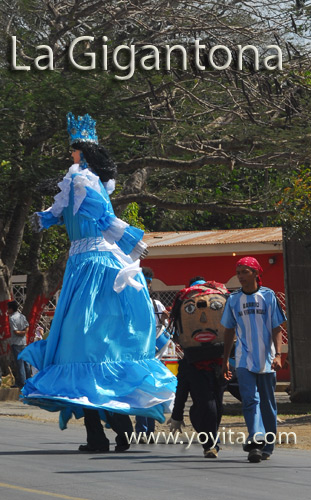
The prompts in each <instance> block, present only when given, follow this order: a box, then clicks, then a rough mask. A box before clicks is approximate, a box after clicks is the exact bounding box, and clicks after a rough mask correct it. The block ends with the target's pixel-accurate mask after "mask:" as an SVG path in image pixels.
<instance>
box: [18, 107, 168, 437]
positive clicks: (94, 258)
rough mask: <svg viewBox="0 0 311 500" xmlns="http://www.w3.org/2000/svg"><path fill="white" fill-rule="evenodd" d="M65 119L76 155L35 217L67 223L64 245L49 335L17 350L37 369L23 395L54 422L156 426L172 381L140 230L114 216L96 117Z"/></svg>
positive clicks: (109, 167)
mask: <svg viewBox="0 0 311 500" xmlns="http://www.w3.org/2000/svg"><path fill="white" fill-rule="evenodd" d="M67 121H68V131H69V134H70V142H71V145H72V147H73V149H76V150H78V151H76V152H74V153H73V157H74V158H75V156H74V155H75V154H77V153H79V156H78V158H79V160H80V161H79V163H75V164H74V165H72V166H71V167H70V169H69V171H68V173H67V175H66V176H65V177H64V179H63V180H62V182H60V183H59V187H60V193H58V194H57V195H56V196H55V201H54V204H53V205H52V206H51V207H50V208H49V209H47V210H45V211H44V212H38V213H37V214H36V216H35V218H36V220H37V223H38V225H39V228H38V229H39V230H41V229H46V228H49V227H50V226H52V225H53V224H65V226H66V229H67V233H68V236H69V238H70V240H71V247H70V253H69V259H68V263H67V267H66V271H65V275H64V280H63V286H62V291H61V294H60V297H59V301H58V304H57V307H56V311H55V315H54V318H53V322H52V326H51V330H50V333H49V336H48V338H47V340H46V341H41V342H36V343H34V344H31V345H29V346H28V347H27V348H26V349H25V350H24V351H23V353H22V355H21V357H22V358H23V359H24V360H25V361H26V360H27V361H28V362H30V363H31V364H32V365H33V366H35V367H36V368H37V369H38V370H39V373H37V374H36V375H35V376H34V377H33V378H31V379H28V380H27V381H26V384H25V386H24V388H23V390H22V394H23V396H22V398H23V401H24V402H25V403H27V404H32V405H36V406H40V407H42V408H45V409H47V410H50V411H57V410H60V411H61V414H60V426H61V427H62V428H65V427H66V423H67V421H68V419H69V418H70V417H71V415H72V413H74V414H75V416H76V417H77V418H80V417H82V416H83V408H89V409H97V410H108V411H113V412H117V413H123V414H128V415H145V416H148V417H152V418H155V419H157V420H158V421H160V422H163V421H164V415H163V413H164V412H168V411H170V407H171V404H172V402H173V399H174V392H175V386H176V379H175V377H174V376H173V375H172V374H171V372H170V371H169V370H167V368H166V367H165V366H164V365H163V364H162V363H161V362H160V361H159V360H156V359H155V321H154V313H153V307H152V303H151V301H150V298H149V294H148V289H147V286H146V282H145V279H144V277H143V275H142V273H141V272H140V271H141V269H140V267H139V260H138V259H139V257H140V256H141V254H142V253H143V252H144V250H145V248H146V245H145V244H144V243H143V242H142V237H143V231H142V230H140V229H138V228H135V227H131V226H129V225H128V224H126V223H125V222H123V221H122V220H120V219H118V218H117V217H116V216H115V214H114V211H113V208H112V205H111V202H110V199H109V193H111V192H112V191H113V184H114V181H113V180H112V177H114V175H115V170H116V169H115V165H114V164H113V162H112V161H111V159H110V158H109V156H108V155H107V153H106V150H105V149H104V148H102V147H100V146H98V141H97V136H96V131H95V123H96V122H95V121H94V120H92V118H91V117H90V116H89V115H85V116H83V117H78V118H77V120H75V117H74V116H73V115H72V114H71V113H69V114H68V115H67ZM103 162H104V168H102V163H103ZM100 170H101V171H100ZM96 174H98V175H100V177H101V179H102V180H103V183H102V182H101V180H100V178H99V176H98V175H96ZM102 416H103V417H104V412H103V415H102Z"/></svg>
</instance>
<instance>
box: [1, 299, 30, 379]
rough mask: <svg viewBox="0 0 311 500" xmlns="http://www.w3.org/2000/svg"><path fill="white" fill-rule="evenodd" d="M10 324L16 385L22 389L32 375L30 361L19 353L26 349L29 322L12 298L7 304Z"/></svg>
mask: <svg viewBox="0 0 311 500" xmlns="http://www.w3.org/2000/svg"><path fill="white" fill-rule="evenodd" d="M7 308H8V315H9V324H10V332H11V339H10V344H11V350H12V354H13V358H14V361H15V365H16V380H15V385H14V386H12V387H18V388H19V389H21V388H22V387H23V386H24V384H25V382H26V379H27V378H29V377H31V368H30V365H29V363H27V362H26V361H23V360H22V359H18V355H19V354H20V353H21V352H22V351H23V350H24V349H25V347H26V345H27V340H26V335H27V332H28V327H29V323H28V321H27V319H26V318H25V316H24V315H23V314H21V313H20V312H19V311H18V303H17V302H16V300H12V301H10V302H8V304H7Z"/></svg>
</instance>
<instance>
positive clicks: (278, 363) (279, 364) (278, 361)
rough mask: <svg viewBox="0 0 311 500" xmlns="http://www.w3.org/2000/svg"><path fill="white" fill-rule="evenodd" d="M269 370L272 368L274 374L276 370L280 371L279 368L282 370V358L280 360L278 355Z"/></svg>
mask: <svg viewBox="0 0 311 500" xmlns="http://www.w3.org/2000/svg"><path fill="white" fill-rule="evenodd" d="M271 368H272V370H275V371H276V372H277V371H278V370H281V368H282V358H281V356H280V355H279V354H278V355H277V356H275V358H274V360H273V361H272V363H271Z"/></svg>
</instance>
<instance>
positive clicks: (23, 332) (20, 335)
mask: <svg viewBox="0 0 311 500" xmlns="http://www.w3.org/2000/svg"><path fill="white" fill-rule="evenodd" d="M14 333H15V335H18V337H24V335H26V330H14Z"/></svg>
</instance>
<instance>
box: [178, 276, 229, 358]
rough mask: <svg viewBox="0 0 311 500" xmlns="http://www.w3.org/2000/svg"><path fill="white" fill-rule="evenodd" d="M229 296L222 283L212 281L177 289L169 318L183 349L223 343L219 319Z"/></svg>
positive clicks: (222, 328)
mask: <svg viewBox="0 0 311 500" xmlns="http://www.w3.org/2000/svg"><path fill="white" fill-rule="evenodd" d="M228 295H229V292H228V290H227V289H226V287H225V285H223V284H222V283H217V282H215V281H208V282H206V283H203V284H197V285H195V286H191V287H189V288H183V289H182V290H180V291H179V292H178V294H177V296H176V298H175V301H174V304H173V307H172V311H171V320H172V323H173V325H174V331H175V338H176V340H178V342H179V344H180V345H181V347H182V348H183V349H188V348H199V349H202V348H204V349H206V348H209V346H213V345H219V344H222V343H223V341H224V327H223V326H222V325H221V324H220V320H221V316H222V313H223V310H224V307H225V304H226V300H227V297H228ZM176 334H177V335H176Z"/></svg>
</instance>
